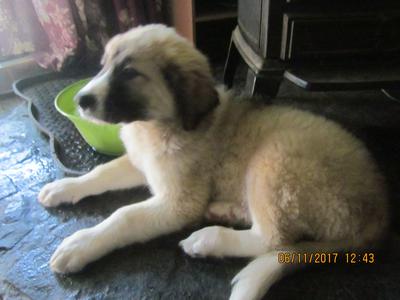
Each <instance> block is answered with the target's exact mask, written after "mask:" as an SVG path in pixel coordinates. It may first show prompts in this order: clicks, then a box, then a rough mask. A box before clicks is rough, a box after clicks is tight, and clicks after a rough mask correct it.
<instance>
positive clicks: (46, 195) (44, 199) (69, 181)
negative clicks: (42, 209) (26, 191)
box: [38, 178, 81, 207]
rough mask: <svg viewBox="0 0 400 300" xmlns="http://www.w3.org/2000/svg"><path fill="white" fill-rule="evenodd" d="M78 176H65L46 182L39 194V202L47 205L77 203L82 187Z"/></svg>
mask: <svg viewBox="0 0 400 300" xmlns="http://www.w3.org/2000/svg"><path fill="white" fill-rule="evenodd" d="M76 180H77V179H76V178H63V179H61V180H57V181H54V182H51V183H48V184H46V185H45V186H44V187H43V188H42V189H41V190H40V193H39V195H38V200H39V202H40V203H41V204H42V205H43V206H46V207H54V206H57V205H60V204H61V203H76V202H77V201H79V200H80V198H81V195H80V188H79V185H78V184H77V182H76Z"/></svg>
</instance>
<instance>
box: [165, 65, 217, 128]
mask: <svg viewBox="0 0 400 300" xmlns="http://www.w3.org/2000/svg"><path fill="white" fill-rule="evenodd" d="M163 75H164V78H165V80H166V81H167V83H168V85H169V88H170V90H171V93H172V94H173V96H174V98H175V103H176V107H177V112H178V116H179V117H180V118H181V120H182V126H183V129H185V130H193V129H195V128H196V127H197V125H198V124H199V123H200V121H201V120H202V119H203V118H204V117H205V116H206V115H207V114H208V113H209V112H211V111H212V110H213V109H214V108H215V107H217V105H218V103H219V99H218V94H217V91H216V90H215V88H214V84H213V81H212V79H211V76H208V74H203V73H202V72H200V71H197V70H196V71H187V72H185V71H183V70H182V69H181V68H180V67H179V66H177V65H174V64H170V65H168V66H166V67H165V68H164V69H163Z"/></svg>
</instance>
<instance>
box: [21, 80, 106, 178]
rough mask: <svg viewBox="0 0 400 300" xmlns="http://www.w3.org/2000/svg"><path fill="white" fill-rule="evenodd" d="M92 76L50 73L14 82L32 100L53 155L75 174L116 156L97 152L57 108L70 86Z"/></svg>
mask: <svg viewBox="0 0 400 300" xmlns="http://www.w3.org/2000/svg"><path fill="white" fill-rule="evenodd" d="M88 76H89V75H88V74H76V73H74V74H56V73H48V74H44V75H40V76H35V77H29V78H25V79H21V80H18V81H17V82H15V83H14V86H13V88H14V92H15V93H16V94H17V95H19V96H20V97H21V98H23V99H25V100H26V101H28V105H29V113H30V116H31V117H32V119H33V120H34V122H35V124H36V125H37V126H38V128H39V129H40V130H41V131H42V132H43V133H45V134H46V135H47V136H48V137H49V139H50V147H51V153H52V154H53V156H54V159H55V160H56V161H57V163H58V164H59V165H60V167H61V169H62V170H63V171H64V172H65V173H67V174H71V175H81V174H84V173H87V172H88V171H90V170H91V169H93V168H94V167H95V166H97V165H98V164H102V163H104V162H107V161H109V160H111V159H112V158H113V157H112V156H108V155H104V154H101V153H98V152H96V151H95V150H94V149H93V148H92V147H91V146H89V145H88V144H87V143H86V142H85V140H84V139H83V138H82V136H81V135H80V133H79V132H78V130H77V129H76V128H75V126H74V125H73V124H72V123H71V122H70V121H69V120H68V119H67V118H65V117H64V116H62V115H61V114H59V113H58V112H57V110H56V108H55V107H54V99H55V97H56V96H57V94H58V93H59V92H60V91H61V90H62V89H63V88H65V87H66V86H68V85H70V84H71V83H73V82H76V81H78V80H80V79H82V78H85V77H88Z"/></svg>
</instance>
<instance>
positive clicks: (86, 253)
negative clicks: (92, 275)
mask: <svg viewBox="0 0 400 300" xmlns="http://www.w3.org/2000/svg"><path fill="white" fill-rule="evenodd" d="M94 238H95V235H94V233H93V232H92V229H83V230H79V231H77V232H75V233H74V234H72V235H71V236H69V237H67V238H66V239H64V240H63V241H62V243H61V244H60V246H58V248H57V250H56V251H55V252H54V254H53V256H52V257H51V259H50V268H51V270H52V271H53V272H56V273H62V274H66V273H74V272H77V271H80V270H81V269H82V268H83V267H84V266H86V265H87V264H88V263H89V262H91V261H93V260H95V259H96V258H97V249H96V247H97V245H96V243H94Z"/></svg>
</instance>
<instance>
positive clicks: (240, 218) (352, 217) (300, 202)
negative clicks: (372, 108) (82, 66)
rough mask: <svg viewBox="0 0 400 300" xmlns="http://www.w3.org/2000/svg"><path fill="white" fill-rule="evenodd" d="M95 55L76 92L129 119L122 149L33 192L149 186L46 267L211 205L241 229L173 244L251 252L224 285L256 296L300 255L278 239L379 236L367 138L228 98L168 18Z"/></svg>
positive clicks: (89, 110) (77, 259) (88, 113)
mask: <svg viewBox="0 0 400 300" xmlns="http://www.w3.org/2000/svg"><path fill="white" fill-rule="evenodd" d="M102 64H103V68H102V70H101V71H100V73H99V74H97V76H96V77H94V78H93V79H92V80H91V81H90V82H89V83H88V84H87V85H86V86H85V87H84V88H83V89H82V90H81V91H80V92H79V93H78V95H77V97H76V101H77V103H78V104H79V111H80V113H81V115H82V116H83V117H85V118H88V119H93V120H97V121H102V122H109V123H122V124H123V127H122V129H121V133H120V135H121V139H122V141H123V143H124V145H125V148H126V154H125V155H123V156H122V157H120V158H117V159H115V160H113V161H111V162H109V163H107V164H104V165H101V166H98V167H96V168H95V169H93V170H92V171H91V172H89V173H87V174H86V175H83V176H81V177H78V178H64V179H61V180H59V181H56V182H53V183H50V184H47V185H45V186H44V187H43V189H42V190H41V192H40V194H39V196H38V198H39V201H40V202H41V203H42V204H43V205H44V206H46V207H51V206H57V205H59V204H62V203H77V202H78V201H80V200H81V199H82V198H85V197H87V196H89V195H97V194H100V193H103V192H105V191H108V190H119V189H127V188H133V187H137V186H141V185H147V186H148V187H149V188H150V190H151V193H152V195H153V196H152V197H151V198H150V199H148V200H147V201H144V202H141V203H137V204H133V205H128V206H125V207H122V208H120V209H118V210H117V211H116V212H115V213H113V214H112V215H111V216H110V217H109V218H107V219H106V220H104V221H103V222H101V223H100V224H98V225H97V226H94V227H92V228H88V229H83V230H80V231H78V232H76V233H74V234H73V235H71V236H70V237H68V238H66V239H65V240H64V241H63V242H62V243H61V245H60V246H59V247H58V249H57V250H56V251H55V253H54V254H53V256H52V258H51V260H50V266H51V269H52V270H53V271H54V272H57V273H71V272H77V271H79V270H81V269H82V268H83V267H85V266H86V265H87V264H88V263H90V262H92V261H94V260H96V259H98V258H100V257H102V256H104V255H106V254H107V253H109V252H111V251H113V250H115V249H117V248H121V247H124V246H126V245H129V244H132V243H137V242H145V241H148V240H150V239H152V238H155V237H158V236H160V235H163V234H167V233H170V232H173V231H177V230H180V229H182V228H183V227H185V226H187V225H188V224H191V223H193V222H196V221H199V220H201V219H202V218H203V217H204V216H206V217H209V218H213V219H217V220H223V221H225V222H228V223H229V224H237V223H241V224H244V225H247V228H248V229H245V230H234V229H231V228H228V227H222V226H211V227H206V228H204V229H201V230H199V231H197V232H194V233H193V234H192V235H190V236H189V237H188V238H187V239H185V240H183V241H182V242H181V243H180V246H181V247H182V249H183V251H185V252H186V253H187V254H188V255H190V256H194V257H195V256H214V257H224V256H230V257H252V258H255V259H254V260H253V261H252V262H251V263H250V264H249V265H248V266H247V267H245V268H244V269H243V270H242V271H241V272H240V273H239V274H237V276H236V277H235V278H234V279H233V281H232V284H233V289H232V293H231V296H230V298H231V299H259V298H261V297H262V296H263V295H264V294H265V293H266V292H267V290H268V289H269V287H270V286H271V285H272V284H273V283H274V282H276V281H277V280H278V279H279V278H281V277H282V276H283V275H284V274H286V273H287V272H289V271H291V270H294V269H295V268H296V266H297V267H298V266H300V265H301V264H297V265H291V264H281V263H279V261H278V258H277V253H278V251H293V252H296V253H311V252H336V251H341V250H348V249H362V248H364V247H369V246H373V245H374V244H376V243H377V242H378V241H379V240H380V239H381V238H382V236H383V235H384V233H385V230H386V228H387V224H388V212H387V199H386V191H385V186H384V182H383V179H382V176H381V175H380V173H379V172H378V169H377V167H376V165H375V163H374V161H373V160H372V158H371V156H370V154H369V153H368V152H367V150H366V148H365V147H364V146H363V144H362V143H361V142H360V141H358V140H357V139H355V138H354V137H353V136H352V135H351V134H349V133H348V132H346V131H345V130H343V129H342V128H341V127H340V126H338V125H337V124H335V123H333V122H331V121H329V120H326V119H324V118H323V117H319V116H315V115H313V114H311V113H308V112H303V111H299V110H295V109H292V108H288V107H278V106H265V107H259V106H255V104H253V103H252V102H251V101H236V100H234V99H233V96H232V95H231V93H230V92H229V91H225V90H224V89H223V88H216V87H215V85H214V81H213V79H212V76H211V72H210V67H209V64H208V62H207V59H206V58H205V57H204V56H203V55H202V54H201V53H200V52H199V51H197V50H196V49H194V48H193V47H192V45H191V44H190V43H189V42H188V41H186V40H185V39H184V38H182V37H180V36H179V35H178V34H177V33H176V32H175V31H174V30H173V29H171V28H167V27H165V26H163V25H148V26H142V27H137V28H135V29H132V30H130V31H128V32H126V33H123V34H120V35H117V36H115V37H114V38H113V39H111V40H110V42H109V43H108V44H107V46H106V48H105V54H104V57H103V59H102ZM304 237H307V238H308V240H307V242H305V241H304Z"/></svg>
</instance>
